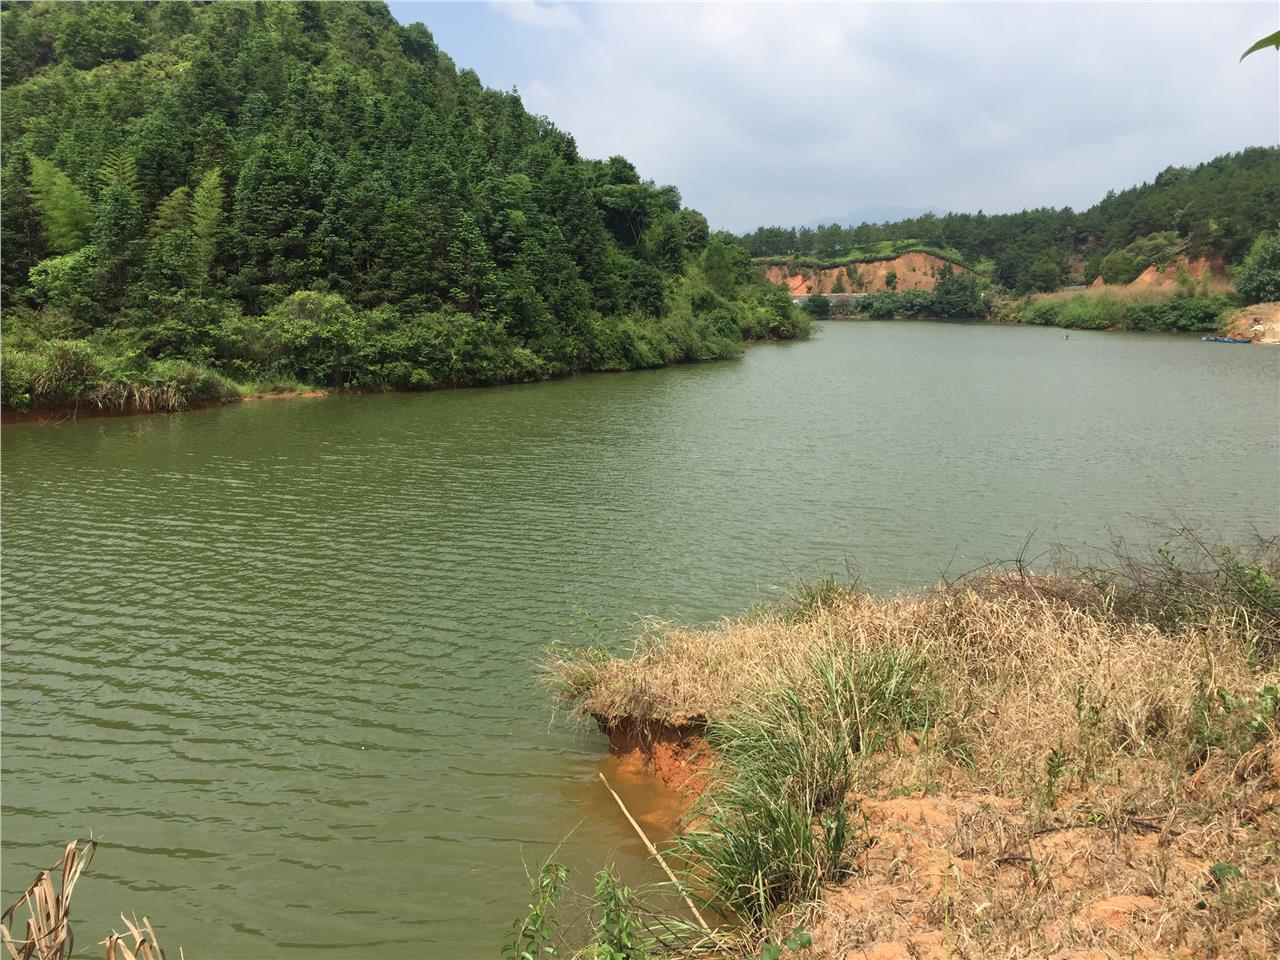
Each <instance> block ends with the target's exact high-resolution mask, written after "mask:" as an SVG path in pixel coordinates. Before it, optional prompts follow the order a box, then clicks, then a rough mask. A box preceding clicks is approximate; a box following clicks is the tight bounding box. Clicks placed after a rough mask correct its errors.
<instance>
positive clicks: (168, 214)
mask: <svg viewBox="0 0 1280 960" xmlns="http://www.w3.org/2000/svg"><path fill="white" fill-rule="evenodd" d="M190 215H191V190H190V188H188V187H187V186H186V185H185V184H183V185H182V186H181V187H178V188H177V189H176V190H174V191H173V193H171V194H169V195H168V196H167V197H165V198H164V199H163V200H161V201H160V202H159V203H157V204H156V209H155V213H153V214H152V216H151V226H150V228H149V229H148V231H147V232H148V233H149V234H150V235H151V236H153V237H158V236H161V235H162V234H165V233H168V232H169V231H170V230H178V229H180V228H182V227H186V226H188V225H189V223H190V221H189V219H188V218H189V216H190Z"/></svg>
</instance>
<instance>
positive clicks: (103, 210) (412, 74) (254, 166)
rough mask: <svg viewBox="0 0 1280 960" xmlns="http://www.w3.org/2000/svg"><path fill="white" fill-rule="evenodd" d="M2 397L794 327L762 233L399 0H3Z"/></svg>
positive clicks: (524, 364)
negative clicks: (496, 78)
mask: <svg viewBox="0 0 1280 960" xmlns="http://www.w3.org/2000/svg"><path fill="white" fill-rule="evenodd" d="M2 19H3V117H4V123H3V198H2V200H3V290H2V291H0V293H2V295H3V304H4V310H5V331H4V397H3V399H4V403H5V405H6V406H9V407H18V408H21V407H25V406H60V405H68V404H74V403H78V402H96V403H98V404H100V405H108V406H118V407H123V406H140V407H150V406H158V407H161V408H174V407H181V406H184V405H186V404H188V403H189V402H191V401H193V400H196V399H203V398H212V397H217V396H220V395H225V394H229V393H230V392H231V391H232V388H233V382H234V383H238V384H249V383H258V384H263V383H268V384H269V383H285V384H306V385H324V386H335V387H354V388H366V389H377V388H427V387H432V386H437V385H455V384H470V383H495V382H503V381H511V380H524V379H535V378H541V377H548V376H556V375H560V374H565V373H569V372H572V371H577V370H592V369H605V370H609V369H625V368H634V367H647V366H656V365H661V364H666V363H673V362H681V361H693V360H701V359H710V358H716V357H723V356H730V355H733V354H735V353H736V352H737V351H738V350H740V345H741V343H742V342H743V340H745V339H753V338H765V337H777V338H789V337H793V336H797V335H800V334H803V332H804V331H805V329H806V322H807V321H806V319H805V318H804V317H803V316H802V315H801V314H800V313H799V312H798V311H796V310H795V309H794V308H793V306H792V304H791V302H790V300H789V298H788V297H787V296H786V294H785V292H784V291H781V290H779V289H777V288H775V287H772V286H771V285H769V284H766V283H764V282H763V281H761V280H759V279H757V278H755V277H754V276H753V273H752V269H751V265H750V262H749V259H748V257H747V256H746V254H745V252H744V251H743V249H742V247H741V246H740V245H739V244H737V243H736V242H735V241H734V238H733V237H732V236H730V235H728V234H719V233H712V232H711V231H710V230H709V228H708V224H707V221H706V219H705V218H704V217H703V216H701V215H700V214H699V213H697V212H696V211H694V210H690V209H687V208H684V207H682V205H681V198H680V194H679V192H678V191H677V190H676V188H675V187H670V186H657V185H655V184H654V183H653V182H651V181H646V180H643V179H642V178H641V176H640V175H639V173H638V172H637V171H636V169H635V168H634V166H632V164H630V163H629V162H628V161H627V160H625V159H624V158H622V157H612V158H610V159H608V160H605V161H597V160H588V159H585V158H583V157H581V156H579V154H578V150H577V147H576V145H575V143H574V140H573V138H572V137H571V136H570V135H569V134H567V133H565V132H563V131H561V130H558V129H556V127H555V126H553V125H552V124H551V123H550V122H549V121H548V120H547V119H546V118H545V117H538V116H533V115H531V114H529V113H528V112H527V111H526V110H525V109H524V107H523V105H522V103H521V101H520V98H519V96H518V95H517V94H516V93H515V92H500V91H496V90H488V89H485V88H484V87H483V86H482V85H481V82H480V80H479V78H478V77H477V76H476V75H475V73H474V72H472V71H469V70H462V71H459V70H458V69H456V68H455V66H454V64H453V62H452V61H451V60H450V59H449V57H448V56H446V55H445V54H444V53H443V52H442V51H440V50H439V49H438V48H437V46H436V44H435V42H434V41H433V39H432V37H431V34H430V33H429V31H428V30H427V29H426V27H424V26H423V25H422V24H413V25H411V26H407V27H405V26H400V25H399V24H397V23H396V22H395V20H394V19H393V18H392V17H391V15H390V13H389V12H388V10H387V8H386V7H385V6H384V5H383V4H381V3H368V2H359V3H326V4H317V3H262V2H257V3H213V4H193V3H180V2H173V3H169V2H161V3H145V4H144V3H121V4H116V3H84V4H60V3H49V2H40V3H34V4H27V3H6V4H4V10H3V14H2Z"/></svg>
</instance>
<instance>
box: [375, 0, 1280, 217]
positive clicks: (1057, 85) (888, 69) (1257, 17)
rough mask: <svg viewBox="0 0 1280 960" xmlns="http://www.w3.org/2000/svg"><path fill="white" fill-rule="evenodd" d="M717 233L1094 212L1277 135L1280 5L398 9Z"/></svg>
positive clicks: (585, 146)
mask: <svg viewBox="0 0 1280 960" xmlns="http://www.w3.org/2000/svg"><path fill="white" fill-rule="evenodd" d="M389 6H390V8H391V11H392V13H393V15H394V16H395V17H396V18H397V19H398V20H399V21H400V22H402V23H412V22H415V21H421V22H423V23H425V24H426V25H427V27H428V29H430V30H431V32H432V34H433V35H434V36H435V39H436V42H437V44H439V46H440V47H441V49H443V50H444V51H445V52H446V53H448V54H449V55H450V56H451V57H452V58H453V60H454V62H455V63H456V64H457V65H458V67H459V68H468V67H469V68H471V69H474V70H475V71H476V72H477V73H478V74H479V76H480V79H481V81H482V82H483V83H484V84H485V86H489V87H496V88H500V89H503V90H510V89H512V88H513V87H514V88H516V89H517V90H518V91H519V93H520V96H521V98H522V99H523V101H524V104H525V107H526V109H528V110H529V111H531V112H532V113H536V114H545V115H546V116H547V117H549V118H550V119H551V120H552V122H554V123H555V125H556V126H557V127H559V128H560V129H561V130H564V131H566V132H568V133H570V134H572V135H573V137H574V138H575V139H576V141H577V143H578V149H579V151H580V152H581V153H582V154H583V155H585V156H588V157H608V156H611V155H613V154H619V153H620V154H622V155H623V156H625V157H626V158H627V159H629V160H630V161H632V162H633V163H634V164H635V165H636V167H637V169H639V171H640V174H641V176H642V177H645V178H646V179H653V180H656V181H657V182H658V183H673V184H675V185H676V186H677V187H679V189H680V192H681V195H682V196H683V198H684V202H685V204H686V205H688V206H692V207H694V208H696V209H698V210H701V211H702V212H703V213H704V214H706V216H707V217H708V219H709V220H710V221H711V224H712V226H713V227H716V228H721V229H729V230H734V231H739V232H741V231H744V230H749V229H752V228H754V227H756V226H758V225H761V224H782V225H795V224H801V223H806V222H811V221H816V220H831V219H837V218H841V217H843V216H845V215H846V214H848V213H850V212H851V211H856V210H859V209H862V208H866V207H884V206H895V207H910V208H925V207H933V208H937V209H942V210H956V211H968V212H976V211H978V210H984V211H986V212H987V213H996V212H1006V211H1012V210H1021V209H1024V208H1027V207H1038V206H1054V207H1061V206H1071V207H1074V208H1076V209H1083V208H1086V207H1088V206H1090V205H1091V204H1093V203H1094V202H1096V201H1097V200H1099V199H1101V198H1102V197H1103V195H1104V194H1105V193H1106V191H1107V190H1108V189H1111V188H1116V189H1123V188H1124V187H1127V186H1131V185H1133V184H1136V183H1142V182H1144V181H1149V180H1151V179H1152V178H1154V177H1155V175H1156V174H1157V173H1159V172H1160V171H1161V170H1163V169H1164V168H1165V167H1168V166H1170V165H1193V164H1195V163H1199V162H1202V161H1204V160H1209V159H1211V158H1213V157H1215V156H1217V155H1219V154H1222V153H1227V152H1230V151H1234V150H1239V149H1241V148H1243V147H1247V146H1257V145H1274V144H1276V143H1277V142H1278V141H1280V55H1278V54H1277V52H1276V51H1275V50H1264V51H1261V52H1259V53H1255V54H1254V55H1253V56H1251V57H1249V58H1248V59H1246V60H1245V61H1244V62H1243V63H1241V62H1239V57H1240V54H1241V53H1242V52H1243V51H1244V50H1245V49H1246V48H1247V47H1249V46H1250V45H1251V44H1252V43H1253V42H1254V41H1255V40H1257V39H1258V38H1260V37H1262V36H1264V35H1266V34H1269V33H1272V32H1273V31H1275V30H1277V29H1280V3H1278V2H1276V0H1265V2H1259V3H1226V2H1211V3H1082V2H1076V3H1038V4H1030V3H1019V4H1006V3H949V4H939V3H812V4H810V3H787V4H775V3H662V2H631V3H537V4H534V3H527V2H503V3H484V2H451V3H422V2H393V3H391V4H389Z"/></svg>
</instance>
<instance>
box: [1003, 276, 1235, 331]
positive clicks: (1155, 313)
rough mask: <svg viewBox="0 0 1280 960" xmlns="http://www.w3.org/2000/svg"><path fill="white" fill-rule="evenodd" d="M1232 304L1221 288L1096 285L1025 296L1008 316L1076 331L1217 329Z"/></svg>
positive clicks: (1231, 300) (1232, 297)
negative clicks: (1187, 288) (1198, 288)
mask: <svg viewBox="0 0 1280 960" xmlns="http://www.w3.org/2000/svg"><path fill="white" fill-rule="evenodd" d="M1238 305H1239V304H1238V301H1237V299H1236V298H1235V297H1234V296H1232V295H1230V294H1227V293H1221V292H1219V293H1211V292H1207V291H1178V290H1151V289H1143V288H1132V287H1115V288H1110V287H1102V288H1100V289H1088V290H1081V291H1075V292H1069V291H1060V292H1058V293H1047V294H1040V295H1037V296H1033V297H1029V298H1027V299H1026V300H1023V301H1021V302H1020V303H1018V304H1015V305H1014V306H1013V308H1012V310H1011V315H1012V317H1013V319H1015V320H1016V321H1017V322H1018V323H1034V324H1040V325H1042V326H1053V327H1067V328H1070V329H1080V330H1153V331H1160V332H1165V333H1177V332H1189V333H1217V332H1221V330H1222V325H1223V320H1224V319H1225V317H1226V315H1227V314H1228V313H1230V312H1231V311H1232V310H1233V309H1234V308H1235V307H1236V306H1238Z"/></svg>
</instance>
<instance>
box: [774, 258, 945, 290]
mask: <svg viewBox="0 0 1280 960" xmlns="http://www.w3.org/2000/svg"><path fill="white" fill-rule="evenodd" d="M946 266H950V267H951V269H952V270H954V271H955V272H956V273H969V272H970V271H969V270H968V269H966V268H965V267H961V266H959V265H957V264H954V263H950V262H949V261H947V260H943V259H942V258H941V257H935V256H934V255H933V254H931V253H904V254H903V255H902V256H900V257H894V258H893V259H892V260H872V261H867V262H863V263H851V264H849V265H848V266H847V267H844V266H840V267H829V268H826V269H822V270H809V269H802V270H800V271H798V272H795V273H793V272H792V271H791V270H790V268H788V267H787V266H786V265H785V264H771V265H769V266H767V267H765V277H766V278H767V279H768V280H769V281H770V282H772V283H778V284H783V285H785V286H786V288H787V290H788V291H790V293H791V295H792V296H796V297H802V296H806V295H808V294H811V293H823V294H829V293H832V292H833V291H832V288H833V287H834V286H835V285H836V281H837V280H842V281H843V283H844V292H845V293H878V292H880V291H882V290H888V289H889V288H888V286H886V285H885V280H886V278H887V277H888V276H889V274H890V272H893V273H896V274H897V275H898V286H897V289H898V290H932V289H933V288H934V287H936V286H937V285H938V276H937V275H938V274H939V273H941V272H942V269H943V268H944V267H946ZM847 271H856V273H854V276H856V277H859V278H861V280H862V282H863V285H862V287H861V288H859V286H858V285H857V284H856V283H855V281H854V279H853V278H852V277H850V275H849V272H847Z"/></svg>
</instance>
